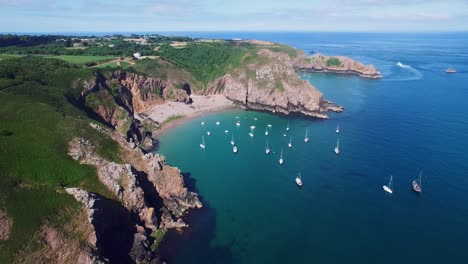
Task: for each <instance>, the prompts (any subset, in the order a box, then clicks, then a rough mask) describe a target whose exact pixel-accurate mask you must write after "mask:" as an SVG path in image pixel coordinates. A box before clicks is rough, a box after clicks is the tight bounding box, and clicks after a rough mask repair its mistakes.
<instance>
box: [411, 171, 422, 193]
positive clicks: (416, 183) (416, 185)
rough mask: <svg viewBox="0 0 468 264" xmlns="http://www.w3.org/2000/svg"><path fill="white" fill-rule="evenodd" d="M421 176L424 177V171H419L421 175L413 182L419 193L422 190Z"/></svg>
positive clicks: (414, 188) (415, 189)
mask: <svg viewBox="0 0 468 264" xmlns="http://www.w3.org/2000/svg"><path fill="white" fill-rule="evenodd" d="M421 178H422V171H421V172H420V173H419V177H418V178H417V179H416V180H414V181H413V182H412V184H411V185H412V186H413V190H414V191H415V192H417V193H420V192H422V189H421Z"/></svg>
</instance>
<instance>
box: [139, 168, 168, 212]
mask: <svg viewBox="0 0 468 264" xmlns="http://www.w3.org/2000/svg"><path fill="white" fill-rule="evenodd" d="M132 173H133V174H135V175H136V177H137V180H138V183H139V184H140V187H141V189H143V192H144V196H145V201H146V203H147V204H148V206H149V207H153V208H154V209H155V210H154V214H155V216H156V218H157V219H161V215H162V212H161V210H159V209H160V208H162V207H163V206H164V203H163V200H162V198H161V196H159V193H158V191H157V190H156V187H154V185H153V183H152V182H150V181H149V180H148V175H147V174H146V173H145V172H143V171H137V170H136V169H135V168H133V167H132Z"/></svg>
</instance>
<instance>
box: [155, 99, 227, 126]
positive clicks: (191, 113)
mask: <svg viewBox="0 0 468 264" xmlns="http://www.w3.org/2000/svg"><path fill="white" fill-rule="evenodd" d="M191 97H192V100H193V103H192V104H185V103H181V102H167V103H165V104H161V105H157V106H155V107H153V109H151V110H149V111H148V112H146V114H147V115H148V116H149V117H150V118H151V119H153V120H155V121H156V122H158V123H161V124H162V123H163V122H164V121H165V120H167V119H168V118H169V117H171V116H183V117H182V118H179V119H176V120H174V121H171V122H168V123H164V124H162V127H161V128H160V129H159V130H158V134H163V133H164V132H167V131H168V130H169V129H170V128H173V127H175V126H177V125H179V124H182V123H183V122H186V121H187V120H189V119H191V118H194V117H196V116H200V115H202V114H207V113H212V112H218V111H222V110H228V109H233V108H234V107H235V106H234V104H233V103H232V102H231V101H230V100H228V99H227V98H226V97H225V96H224V95H221V94H217V95H208V96H202V95H195V96H194V95H192V96H191Z"/></svg>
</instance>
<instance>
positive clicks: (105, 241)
mask: <svg viewBox="0 0 468 264" xmlns="http://www.w3.org/2000/svg"><path fill="white" fill-rule="evenodd" d="M65 190H66V192H67V193H69V194H70V195H73V196H74V197H75V199H76V200H77V201H79V202H81V203H82V204H83V207H84V208H85V210H86V211H87V215H88V222H89V224H91V225H92V235H91V238H94V239H91V240H90V241H91V243H92V246H93V248H96V250H97V252H96V254H95V256H104V257H107V258H100V259H101V260H103V261H106V262H107V261H110V262H111V263H113V262H115V261H116V260H119V261H118V262H122V263H127V262H135V263H149V262H150V261H151V260H153V259H154V258H155V256H154V254H153V252H152V251H151V249H150V244H151V243H150V241H149V238H148V235H147V232H146V230H145V228H144V227H143V226H141V225H139V224H138V223H135V222H134V221H133V220H132V218H131V215H129V214H128V212H127V211H126V210H124V209H123V208H121V207H119V205H117V204H115V203H113V202H112V201H111V200H108V199H106V198H104V197H100V196H98V195H96V194H93V193H89V192H87V191H85V190H83V189H80V188H67V189H65ZM114 232H118V233H119V234H122V237H119V239H118V240H117V241H116V240H114V239H113V237H114V236H113V235H112V233H114ZM109 237H111V238H110V239H109ZM109 244H112V246H109ZM109 248H110V250H109ZM118 249H121V250H122V251H126V252H120V251H119V252H115V250H118ZM95 258H97V257H95Z"/></svg>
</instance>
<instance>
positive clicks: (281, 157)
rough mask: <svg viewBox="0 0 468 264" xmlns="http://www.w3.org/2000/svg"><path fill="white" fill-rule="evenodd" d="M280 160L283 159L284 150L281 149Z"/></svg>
mask: <svg viewBox="0 0 468 264" xmlns="http://www.w3.org/2000/svg"><path fill="white" fill-rule="evenodd" d="M280 159H283V149H282V148H281V155H280Z"/></svg>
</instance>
